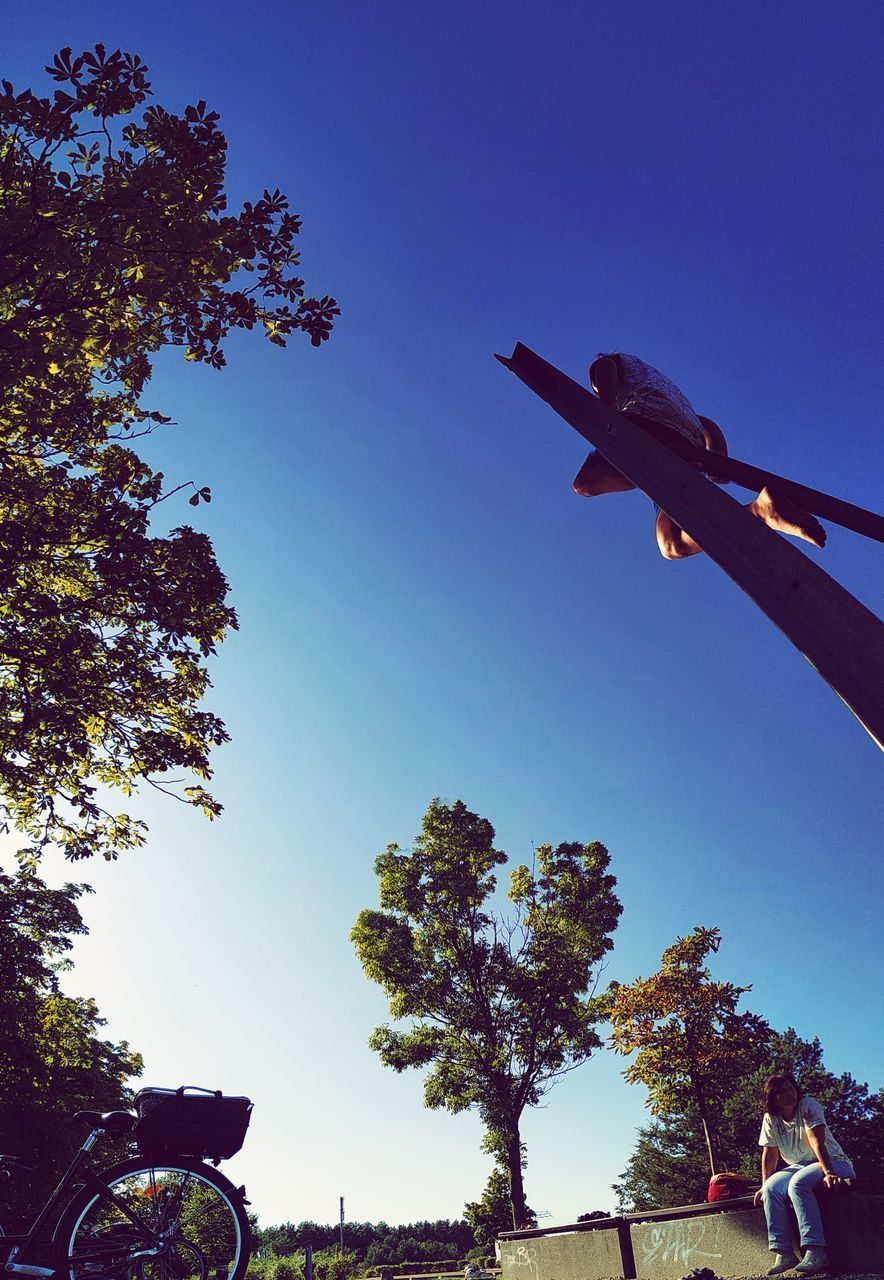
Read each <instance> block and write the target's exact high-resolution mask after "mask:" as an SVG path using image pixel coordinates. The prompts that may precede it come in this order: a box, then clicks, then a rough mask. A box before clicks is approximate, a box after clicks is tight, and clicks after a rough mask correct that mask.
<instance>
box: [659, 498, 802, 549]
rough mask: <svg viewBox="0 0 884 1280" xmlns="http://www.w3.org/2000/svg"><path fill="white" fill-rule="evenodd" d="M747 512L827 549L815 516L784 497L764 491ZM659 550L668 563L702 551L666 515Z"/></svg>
mask: <svg viewBox="0 0 884 1280" xmlns="http://www.w3.org/2000/svg"><path fill="white" fill-rule="evenodd" d="M746 510H747V511H751V512H752V514H753V516H758V519H759V520H763V521H764V523H765V524H766V525H768V526H769V527H770V528H771V529H775V530H776V531H777V533H788V534H791V536H792V537H793V538H803V539H804V540H805V542H811V543H813V545H814V546H815V547H824V546H825V545H826V531H825V529H824V528H823V526H822V525H821V524H820V522H819V520H817V519H816V517H815V516H812V515H811V514H810V513H809V512H808V511H804V510H803V509H802V508H801V507H799V506H798V505H797V503H795V502H793V501H792V499H791V498H787V497H785V495H784V494H781V493H779V494H778V493H772V492H771V490H770V488H764V489H762V490H761V493H759V495H758V497H757V498H756V499H755V501H754V502H750V503H749V504H748V505H747V507H746ZM656 532H657V546H658V547H659V548H660V554H661V555H662V556H663V557H664V558H665V559H667V560H684V559H685V558H686V557H687V556H695V555H696V554H697V552H699V551H702V550H703V548H702V547H701V546H700V544H699V542H695V541H694V539H693V538H692V537H691V536H690V534H688V533H685V531H684V529H682V528H681V526H680V525H677V524H676V523H675V521H674V520H673V519H671V517H669V516H668V515H667V514H666V512H665V511H661V512H660V514H659V515H658V516H657V530H656Z"/></svg>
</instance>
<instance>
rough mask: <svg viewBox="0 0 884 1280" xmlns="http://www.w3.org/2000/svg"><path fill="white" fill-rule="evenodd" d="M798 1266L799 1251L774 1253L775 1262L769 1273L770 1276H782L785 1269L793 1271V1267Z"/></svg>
mask: <svg viewBox="0 0 884 1280" xmlns="http://www.w3.org/2000/svg"><path fill="white" fill-rule="evenodd" d="M797 1266H798V1254H797V1253H776V1254H774V1264H773V1266H772V1267H771V1269H770V1271H768V1273H767V1274H768V1275H769V1276H781V1275H782V1274H783V1272H784V1271H791V1270H792V1268H793V1267H797Z"/></svg>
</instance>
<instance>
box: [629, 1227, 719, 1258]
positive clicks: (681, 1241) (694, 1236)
mask: <svg viewBox="0 0 884 1280" xmlns="http://www.w3.org/2000/svg"><path fill="white" fill-rule="evenodd" d="M720 1234H721V1218H719V1217H718V1215H716V1216H715V1217H708V1218H686V1219H685V1218H683V1219H682V1220H681V1221H680V1222H659V1223H654V1224H653V1226H649V1227H646V1228H645V1230H644V1231H643V1232H642V1236H641V1245H642V1253H643V1254H644V1260H645V1263H646V1264H650V1263H652V1262H658V1263H659V1262H676V1263H678V1264H679V1266H681V1265H685V1266H690V1265H691V1263H695V1262H697V1261H698V1260H699V1259H701V1258H720V1257H721V1247H720V1241H719V1235H720Z"/></svg>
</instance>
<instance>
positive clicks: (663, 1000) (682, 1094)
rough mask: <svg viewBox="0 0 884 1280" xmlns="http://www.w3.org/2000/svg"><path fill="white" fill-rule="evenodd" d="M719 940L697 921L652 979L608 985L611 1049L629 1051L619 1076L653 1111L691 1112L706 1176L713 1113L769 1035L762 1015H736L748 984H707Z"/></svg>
mask: <svg viewBox="0 0 884 1280" xmlns="http://www.w3.org/2000/svg"><path fill="white" fill-rule="evenodd" d="M720 944H721V934H720V932H719V930H718V929H707V928H704V927H702V926H700V925H698V926H697V927H696V928H695V929H694V931H693V933H691V934H689V935H688V936H687V937H686V938H678V939H677V941H676V942H674V943H673V945H672V946H671V947H667V949H666V950H665V951H664V952H663V957H662V962H661V966H660V969H659V971H658V972H657V973H655V974H654V975H653V976H652V977H650V978H637V979H636V980H635V982H632V983H629V984H627V985H620V984H612V987H611V996H612V999H611V1006H610V1014H609V1016H610V1021H611V1028H612V1031H611V1043H612V1045H613V1047H614V1048H615V1049H616V1050H617V1052H618V1053H622V1054H629V1053H633V1052H634V1053H635V1055H636V1056H635V1059H634V1060H633V1062H631V1063H630V1065H629V1066H628V1067H627V1069H626V1071H625V1072H624V1076H625V1077H626V1079H627V1080H629V1081H630V1082H631V1083H639V1084H643V1085H644V1086H645V1087H646V1089H647V1090H648V1105H649V1107H650V1110H651V1113H652V1115H661V1114H672V1113H678V1114H684V1113H685V1112H686V1111H688V1110H690V1109H692V1108H694V1109H696V1111H697V1114H698V1115H699V1117H700V1121H701V1123H702V1125H703V1129H704V1133H705V1137H706V1145H707V1152H708V1156H709V1163H710V1167H711V1169H712V1172H713V1173H715V1172H716V1170H717V1168H720V1167H721V1166H720V1164H719V1152H718V1145H719V1144H718V1138H717V1133H716V1122H715V1114H716V1112H717V1111H718V1110H720V1108H721V1107H722V1106H724V1104H725V1103H726V1102H727V1100H728V1099H729V1098H730V1097H731V1096H732V1094H733V1092H734V1090H735V1088H736V1086H737V1084H738V1082H739V1081H741V1080H742V1079H743V1078H744V1077H745V1076H746V1075H747V1074H748V1073H749V1072H750V1071H752V1070H754V1069H755V1067H756V1066H757V1064H758V1063H759V1061H760V1060H763V1059H764V1057H765V1055H766V1053H767V1046H768V1043H769V1040H770V1028H769V1026H768V1024H767V1023H766V1022H765V1021H764V1019H763V1018H759V1017H758V1016H757V1015H756V1014H754V1013H737V1004H738V1002H739V999H740V996H741V995H743V994H744V993H745V992H747V991H750V990H751V987H737V986H734V984H733V983H730V982H715V981H713V978H712V975H711V974H710V972H709V969H708V968H707V967H706V963H705V961H706V957H707V956H708V955H709V954H710V952H712V953H714V952H716V951H717V950H718V948H719V946H720Z"/></svg>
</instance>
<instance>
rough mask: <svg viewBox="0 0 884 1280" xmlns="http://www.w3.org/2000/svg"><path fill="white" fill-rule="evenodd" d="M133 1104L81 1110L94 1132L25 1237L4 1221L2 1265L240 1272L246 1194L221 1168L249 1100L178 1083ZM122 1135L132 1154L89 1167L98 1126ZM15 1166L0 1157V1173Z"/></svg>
mask: <svg viewBox="0 0 884 1280" xmlns="http://www.w3.org/2000/svg"><path fill="white" fill-rule="evenodd" d="M206 1092H207V1091H205V1090H200V1091H198V1093H199V1094H204V1093H206ZM135 1106H136V1114H134V1115H133V1114H132V1113H130V1112H128V1111H109V1112H106V1113H104V1114H100V1113H98V1112H96V1111H80V1112H78V1113H77V1115H76V1116H75V1117H74V1118H75V1119H76V1120H80V1121H83V1122H85V1123H86V1124H88V1125H89V1126H90V1130H89V1134H88V1136H87V1138H86V1140H85V1141H84V1142H83V1144H82V1146H81V1147H80V1149H79V1150H78V1151H77V1153H76V1155H75V1156H74V1158H73V1160H72V1161H71V1164H70V1166H69V1167H68V1169H67V1171H66V1172H65V1174H64V1176H63V1177H62V1179H61V1182H59V1184H58V1186H57V1187H56V1188H55V1190H54V1191H53V1193H52V1195H51V1196H50V1197H49V1199H48V1201H47V1202H46V1204H45V1205H44V1206H43V1208H42V1209H41V1210H40V1212H39V1214H38V1215H37V1217H36V1219H35V1220H34V1222H33V1224H32V1226H31V1228H30V1230H29V1231H28V1232H27V1234H26V1235H16V1236H7V1235H3V1233H2V1228H0V1273H2V1274H3V1275H4V1276H22V1277H27V1278H30V1280H208V1278H209V1273H210V1271H211V1272H212V1273H213V1275H212V1280H242V1278H243V1276H244V1275H245V1271H246V1268H247V1266H248V1262H249V1256H250V1252H251V1229H250V1227H249V1220H248V1215H247V1213H246V1208H245V1206H246V1205H247V1204H248V1203H249V1202H248V1200H247V1199H246V1195H245V1187H235V1186H234V1185H233V1183H232V1182H230V1180H229V1179H228V1178H226V1177H225V1176H224V1174H223V1173H220V1172H219V1170H218V1169H217V1167H216V1166H217V1164H218V1162H219V1160H222V1159H227V1158H229V1156H231V1155H234V1154H235V1153H236V1152H237V1151H238V1150H239V1149H240V1147H241V1146H242V1144H243V1141H244V1139H245V1132H246V1129H247V1128H248V1123H249V1114H250V1112H251V1107H252V1104H251V1102H249V1100H248V1098H228V1097H224V1096H223V1095H222V1094H220V1093H216V1094H210V1096H209V1097H202V1096H193V1094H192V1093H189V1092H188V1090H187V1089H185V1088H182V1089H179V1090H169V1089H142V1090H141V1091H140V1092H139V1093H138V1094H137V1095H136V1098H135ZM125 1133H130V1134H133V1136H134V1143H135V1150H137V1152H138V1153H139V1154H137V1155H133V1156H132V1158H130V1159H128V1160H123V1161H121V1162H119V1163H118V1164H114V1165H112V1166H110V1167H109V1168H107V1169H104V1170H98V1169H95V1168H93V1166H92V1165H91V1163H90V1162H89V1152H90V1151H91V1150H92V1148H93V1147H94V1146H95V1144H96V1143H97V1142H98V1141H99V1140H100V1139H101V1137H102V1135H103V1134H125ZM209 1160H211V1161H212V1163H211V1164H210V1163H207V1161H209ZM16 1167H18V1168H24V1167H25V1166H24V1165H23V1164H22V1162H21V1161H20V1160H18V1159H16V1158H14V1157H10V1156H0V1173H2V1174H4V1175H5V1176H10V1174H11V1172H12V1170H14V1169H15V1168H16ZM72 1188H75V1190H74V1192H73V1195H72V1196H71V1198H70V1200H69V1201H68V1203H67V1204H66V1206H65V1207H64V1208H63V1209H62V1211H61V1213H60V1215H59V1216H58V1218H57V1222H56V1226H55V1229H54V1231H53V1232H52V1235H51V1239H49V1240H48V1241H47V1228H48V1227H49V1226H50V1224H51V1223H52V1221H53V1220H54V1219H55V1215H56V1213H57V1212H58V1209H59V1206H60V1205H62V1204H63V1203H64V1199H65V1196H66V1193H68V1192H69V1191H71V1189H72ZM47 1245H48V1247H47ZM38 1258H39V1261H37V1259H38Z"/></svg>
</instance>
